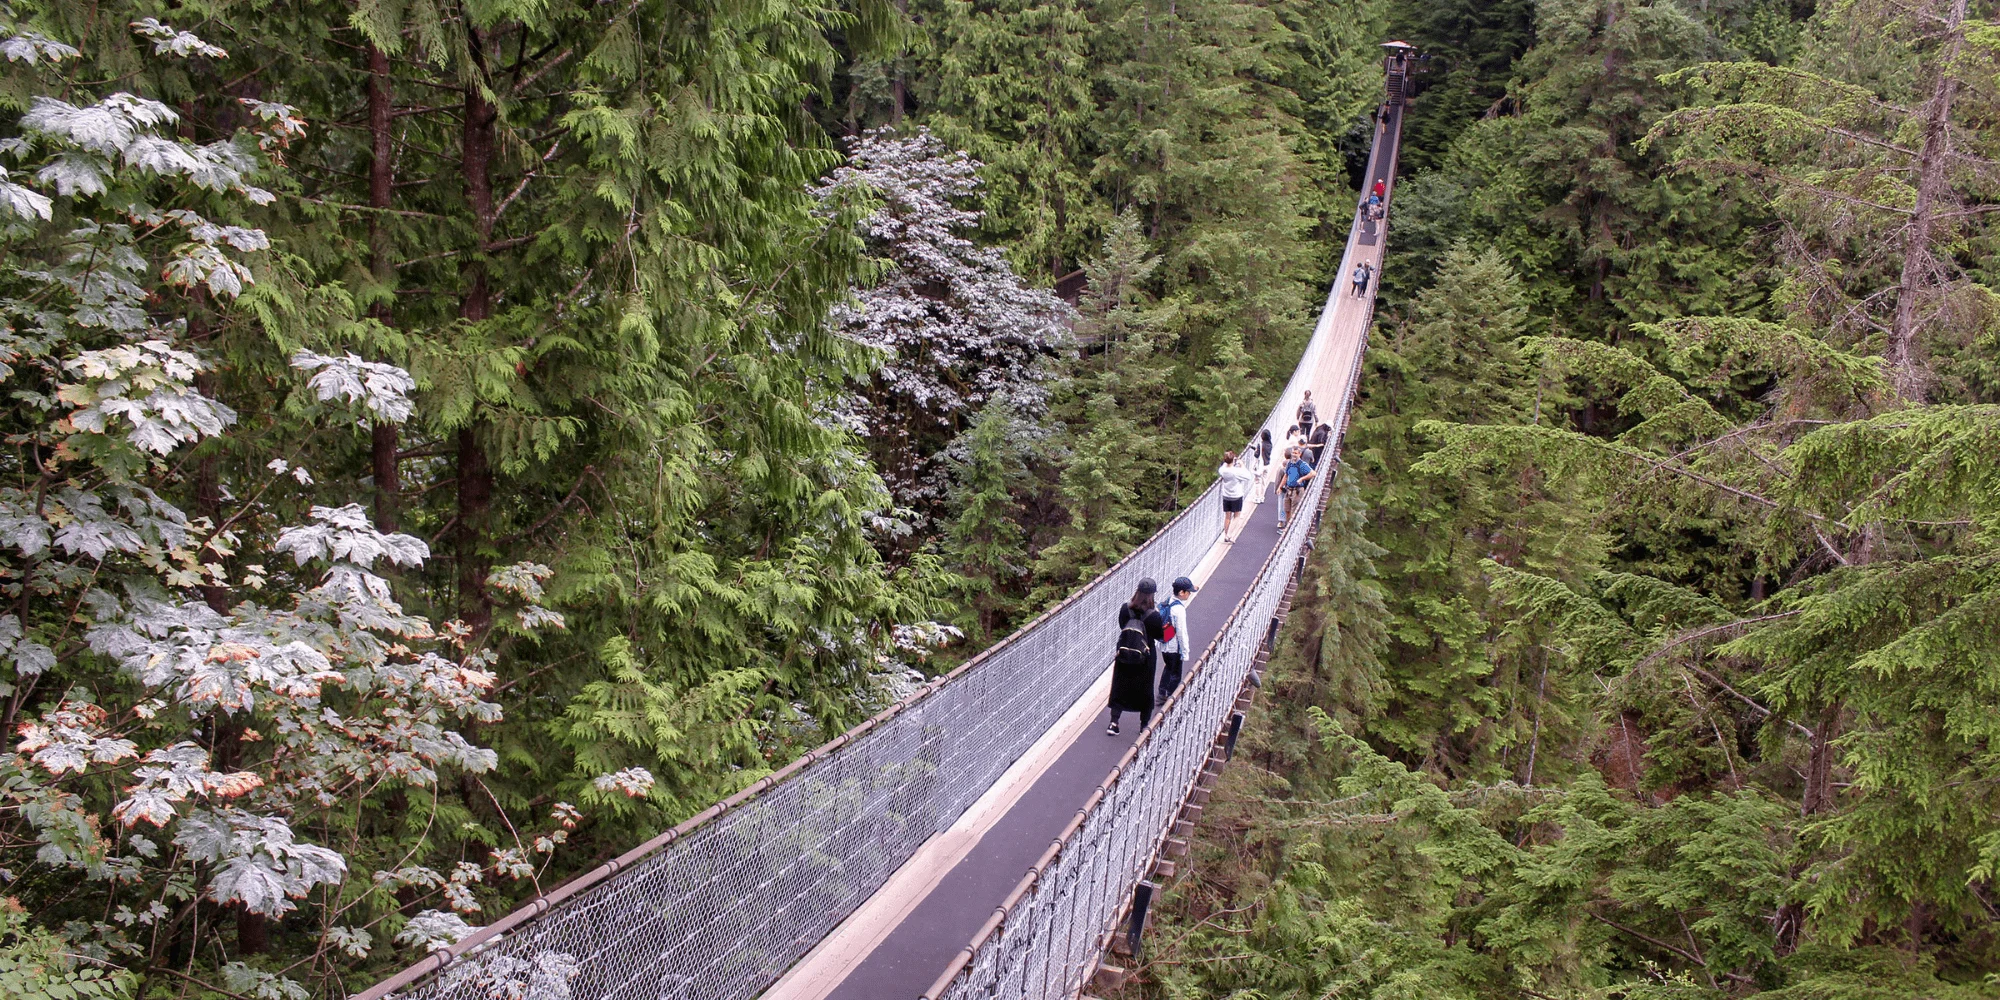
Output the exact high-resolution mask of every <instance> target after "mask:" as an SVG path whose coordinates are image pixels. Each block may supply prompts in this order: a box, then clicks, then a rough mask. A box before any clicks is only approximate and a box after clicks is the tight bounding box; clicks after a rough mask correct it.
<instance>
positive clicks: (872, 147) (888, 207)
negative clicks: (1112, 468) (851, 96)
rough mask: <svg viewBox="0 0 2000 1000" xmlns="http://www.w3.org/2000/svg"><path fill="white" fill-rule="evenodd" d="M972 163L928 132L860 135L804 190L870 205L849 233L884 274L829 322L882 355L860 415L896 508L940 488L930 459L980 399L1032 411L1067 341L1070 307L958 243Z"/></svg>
mask: <svg viewBox="0 0 2000 1000" xmlns="http://www.w3.org/2000/svg"><path fill="white" fill-rule="evenodd" d="M979 166H980V165H979V163H977V162H976V161H974V160H972V159H971V158H970V157H968V156H966V155H965V154H964V153H963V152H950V151H948V150H947V149H946V148H945V146H944V144H943V143H942V142H940V141H939V140H938V139H937V138H936V137H934V136H932V135H931V134H930V133H929V132H928V131H927V130H923V129H918V130H917V131H916V133H915V134H913V135H912V136H910V137H909V138H897V137H895V136H893V135H891V134H890V133H888V132H871V133H868V134H867V135H865V136H863V137H862V138H861V139H860V140H859V141H857V142H856V143H854V147H853V164H852V165H851V166H845V167H841V168H840V169H838V170H836V171H834V173H833V175H832V176H831V177H830V178H828V180H827V181H826V182H825V183H824V184H822V185H821V186H820V187H819V188H818V189H817V195H818V197H819V198H820V199H821V200H822V201H823V202H831V201H833V200H834V199H837V198H840V197H843V196H846V195H848V194H850V193H855V192H861V191H865V192H868V193H869V194H872V195H873V196H876V197H879V198H880V199H881V204H880V206H879V207H877V208H876V209H875V210H874V212H873V213H872V214H870V215H869V216H868V217H867V219H866V220H865V221H864V222H862V224H861V228H862V232H863V233H864V234H865V237H866V240H867V243H868V246H869V249H870V250H871V251H872V252H874V253H876V254H879V255H880V256H881V257H882V258H883V259H884V260H886V261H887V264H888V267H887V270H886V273H885V274H884V275H883V277H882V279H881V280H880V281H879V282H877V283H875V284H873V285H872V286H870V287H867V288H863V289H861V290H860V291H859V292H858V293H857V295H856V298H857V300H858V301H856V302H855V304H854V305H852V306H847V307H842V308H840V309H838V310H836V311H835V313H834V317H833V322H834V323H835V325H836V329H838V331H839V332H840V334H841V335H842V336H844V337H847V338H849V339H852V340H854V341H856V342H858V343H860V344H863V345H866V346H867V347H869V348H872V349H874V350H876V351H878V352H881V354H882V358H881V364H880V366H879V367H878V368H876V369H875V370H874V372H873V373H872V376H871V380H870V382H869V385H868V386H867V388H866V390H865V391H864V409H863V411H862V412H861V414H860V417H861V419H862V420H863V422H864V424H865V426H866V429H867V431H866V432H867V436H868V439H869V441H870V444H871V447H872V451H873V453H874V455H875V458H876V464H877V466H878V468H881V469H882V470H883V471H884V472H885V473H886V474H887V477H888V479H889V481H890V484H891V486H892V487H893V488H894V489H895V490H896V491H897V495H898V497H899V498H900V499H901V500H902V501H903V502H904V503H905V504H908V505H922V506H924V507H925V508H927V509H928V508H935V507H936V506H937V505H938V504H939V503H940V502H941V501H942V500H943V499H944V493H945V490H946V487H947V484H946V483H945V481H944V472H943V470H942V469H940V468H938V467H937V465H936V464H935V463H934V462H933V461H932V458H933V457H934V456H935V455H937V454H938V453H939V452H940V451H941V450H942V449H943V447H944V446H945V445H946V444H947V443H949V442H950V441H951V440H952V439H953V438H954V437H956V436H957V435H958V434H959V432H960V431H961V430H963V429H964V427H965V425H966V423H967V422H969V421H970V420H971V418H972V415H973V414H974V413H976V412H978V411H979V408H980V407H982V406H984V405H985V404H986V403H987V402H988V401H989V400H992V399H995V398H998V397H1001V396H1005V397H1007V398H1008V399H1009V401H1010V405H1013V406H1015V407H1018V408H1020V409H1022V410H1024V411H1027V412H1029V413H1034V412H1037V411H1040V410H1041V409H1043V408H1044V407H1045V406H1046V405H1047V402H1046V399H1047V394H1046V391H1045V388H1044V386H1043V383H1044V381H1045V380H1046V378H1047V376H1048V368H1047V362H1048V361H1049V360H1050V359H1051V358H1052V357H1053V356H1054V355H1056V354H1057V352H1059V351H1061V350H1062V349H1064V347H1065V345H1066V343H1067V340H1068V337H1067V331H1066V330H1065V328H1064V327H1065V321H1066V320H1067V319H1068V318H1069V315H1070V310H1069V307H1068V306H1067V305H1065V304H1064V303H1063V302H1062V301H1061V300H1060V299H1057V298H1056V297H1055V296H1054V295H1051V294H1049V293H1048V292H1045V291H1040V290H1037V289H1033V288H1029V287H1028V286H1026V285H1025V284H1023V283H1022V281H1021V279H1020V278H1019V277H1018V276H1017V275H1016V274H1015V273H1014V270H1013V268H1012V267H1010V266H1009V265H1008V264H1007V261H1006V259H1005V258H1004V257H1003V256H1002V255H1001V254H1000V252H999V251H997V250H994V249H991V248H988V247H981V246H978V245H977V244H975V243H973V242H972V241H971V240H970V239H968V238H967V237H966V236H965V235H964V233H965V232H966V231H967V230H970V229H971V228H973V227H974V226H976V225H977V224H978V222H979V218H980V212H979V211H977V210H974V209H970V208H963V207H960V206H961V204H962V203H963V202H965V201H967V200H969V199H970V198H972V196H973V195H974V193H975V192H976V191H977V190H978V189H979V183H980V182H979V177H978V170H979Z"/></svg>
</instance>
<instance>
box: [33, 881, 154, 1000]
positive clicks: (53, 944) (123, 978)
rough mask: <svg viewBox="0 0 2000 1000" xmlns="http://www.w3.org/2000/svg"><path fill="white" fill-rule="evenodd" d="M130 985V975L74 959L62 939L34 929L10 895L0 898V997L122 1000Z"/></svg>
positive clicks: (54, 999)
mask: <svg viewBox="0 0 2000 1000" xmlns="http://www.w3.org/2000/svg"><path fill="white" fill-rule="evenodd" d="M132 986H133V982H132V976H131V974H130V973H127V972H125V971H123V970H120V969H109V970H107V969H104V968H100V967H98V966H95V965H90V964H86V963H83V962H79V961H77V960H76V957H75V956H74V955H71V954H69V953H68V951H67V950H66V947H65V942H64V941H63V939H62V938H60V937H57V936H56V935H54V934H51V933H49V932H48V931H46V930H43V929H42V928H40V927H36V926H35V925H34V924H33V923H32V922H31V921H30V920H29V919H28V915H27V914H26V913H25V912H23V911H22V909H21V904H19V903H17V902H15V901H14V899H13V898H12V897H0V996H6V997H8V998H9V1000H124V998H126V997H130V996H131V995H132Z"/></svg>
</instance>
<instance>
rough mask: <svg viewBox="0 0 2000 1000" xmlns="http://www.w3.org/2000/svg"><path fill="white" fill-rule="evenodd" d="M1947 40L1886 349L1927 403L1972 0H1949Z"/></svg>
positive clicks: (1908, 396) (1894, 368)
mask: <svg viewBox="0 0 2000 1000" xmlns="http://www.w3.org/2000/svg"><path fill="white" fill-rule="evenodd" d="M1945 2H1946V11H1945V16H1944V21H1945V32H1946V41H1945V45H1944V51H1943V52H1941V53H1939V54H1938V56H1937V60H1936V65H1937V67H1938V76H1937V80H1936V82H1935V83H1934V84H1933V86H1932V87H1931V98H1930V100H1929V101H1927V102H1925V104H1924V111H1923V115H1924V144H1923V147H1922V149H1920V150H1919V151H1918V153H1917V200H1916V203H1915V204H1913V205H1912V206H1911V207H1910V224H1909V226H1908V227H1907V228H1905V229H1904V230H1903V274H1902V279H1901V281H1900V282H1899V283H1898V285H1897V288H1896V318H1895V321H1894V322H1893V323H1892V324H1891V325H1890V327H1889V342H1888V344H1887V345H1886V346H1885V349H1884V351H1883V353H1884V355H1886V357H1887V359H1888V361H1889V369H1890V373H1891V378H1892V379H1893V380H1894V384H1895V388H1896V395H1897V396H1900V397H1902V398H1903V399H1904V400H1905V401H1907V402H1912V403H1920V402H1923V399H1924V394H1925V390H1926V386H1925V383H1926V382H1927V381H1928V380H1927V379H1926V378H1925V377H1924V370H1923V364H1922V361H1921V359H1920V358H1919V357H1918V350H1917V323H1918V319H1917V310H1918V307H1919V306H1920V305H1921V304H1922V302H1921V300H1922V299H1923V298H1924V292H1926V291H1928V290H1930V289H1931V288H1932V287H1933V286H1934V285H1935V284H1936V282H1937V262H1936V260H1935V258H1933V257H1932V255H1931V244H1932V243H1933V242H1934V241H1935V240H1936V239H1937V238H1938V235H1939V234H1938V233H1937V221H1938V214H1939V213H1940V212H1941V211H1944V210H1947V209H1949V208H1950V207H1951V186H1950V184H1951V179H1950V176H1949V173H1948V170H1949V167H1950V164H1951V105H1952V101H1953V100H1954V99H1956V98H1957V96H1958V74H1957V70H1956V69H1955V64H1956V63H1957V61H1958V54H1959V49H1961V48H1962V47H1963V46H1964V43H1965V28H1964V25H1965V9H1966V0H1945Z"/></svg>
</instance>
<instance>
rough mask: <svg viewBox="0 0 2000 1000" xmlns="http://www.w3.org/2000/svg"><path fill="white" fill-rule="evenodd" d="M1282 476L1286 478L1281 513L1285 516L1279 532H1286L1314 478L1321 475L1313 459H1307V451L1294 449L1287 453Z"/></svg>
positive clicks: (1281, 518)
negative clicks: (1286, 525) (1287, 525)
mask: <svg viewBox="0 0 2000 1000" xmlns="http://www.w3.org/2000/svg"><path fill="white" fill-rule="evenodd" d="M1282 475H1283V476H1284V478H1285V509H1284V510H1283V511H1282V512H1281V514H1282V515H1283V516H1281V517H1280V518H1279V519H1278V530H1279V531H1283V530H1285V524H1286V522H1288V521H1290V520H1291V519H1292V516H1293V514H1294V513H1295V512H1296V511H1297V510H1298V505H1299V501H1300V500H1302V499H1304V497H1305V494H1306V487H1307V486H1308V485H1309V484H1311V483H1312V478H1313V477H1314V476H1316V475H1319V472H1318V470H1316V469H1314V468H1313V463H1312V459H1310V458H1308V457H1306V450H1305V449H1304V448H1297V447H1294V448H1292V449H1290V450H1288V451H1287V452H1285V469H1284V472H1283V473H1282Z"/></svg>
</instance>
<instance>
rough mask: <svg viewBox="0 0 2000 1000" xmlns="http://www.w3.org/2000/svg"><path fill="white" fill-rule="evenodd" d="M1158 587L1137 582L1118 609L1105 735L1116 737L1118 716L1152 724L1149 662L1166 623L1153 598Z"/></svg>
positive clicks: (1147, 579)
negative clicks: (1133, 716)
mask: <svg viewBox="0 0 2000 1000" xmlns="http://www.w3.org/2000/svg"><path fill="white" fill-rule="evenodd" d="M1159 590H1160V585H1159V584H1157V583H1154V582H1153V578H1152V577H1150V576H1149V577H1145V578H1143V579H1141V580H1140V581H1139V586H1138V588H1137V589H1135V590H1134V591H1133V592H1132V599H1131V600H1129V601H1127V602H1125V603H1124V604H1121V605H1119V606H1118V651H1117V653H1115V654H1114V655H1113V656H1112V659H1111V725H1110V726H1108V727H1106V729H1105V730H1104V734H1105V735H1106V736H1116V735H1118V717H1119V716H1120V715H1123V714H1125V713H1126V712H1137V713H1139V728H1141V729H1144V728H1146V725H1147V724H1148V723H1150V722H1152V721H1153V663H1154V661H1155V660H1156V659H1157V657H1155V656H1154V655H1153V654H1154V653H1155V652H1156V651H1157V649H1158V646H1157V645H1156V644H1157V643H1160V642H1162V641H1164V640H1165V639H1166V638H1167V620H1166V617H1165V616H1164V615H1161V614H1160V609H1159V607H1158V605H1157V603H1156V602H1155V600H1154V597H1153V595H1154V594H1157V593H1158V592H1159Z"/></svg>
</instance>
